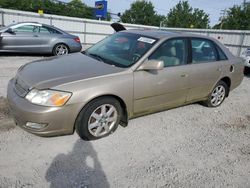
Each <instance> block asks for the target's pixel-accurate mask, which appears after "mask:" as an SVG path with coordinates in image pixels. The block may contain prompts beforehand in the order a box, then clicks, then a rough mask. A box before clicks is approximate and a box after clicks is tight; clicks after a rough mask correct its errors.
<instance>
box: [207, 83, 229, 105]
mask: <svg viewBox="0 0 250 188" xmlns="http://www.w3.org/2000/svg"><path fill="white" fill-rule="evenodd" d="M228 92H229V88H228V85H227V84H226V83H225V82H223V81H219V82H218V83H217V84H216V86H215V87H214V89H213V91H212V93H211V94H210V95H209V97H208V99H207V101H205V104H206V106H208V107H218V106H220V105H221V104H222V103H223V101H224V100H225V98H226V96H227V94H228Z"/></svg>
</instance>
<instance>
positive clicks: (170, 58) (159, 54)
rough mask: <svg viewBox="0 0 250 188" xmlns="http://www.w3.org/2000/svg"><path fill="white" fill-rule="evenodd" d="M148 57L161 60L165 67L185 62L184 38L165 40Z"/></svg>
mask: <svg viewBox="0 0 250 188" xmlns="http://www.w3.org/2000/svg"><path fill="white" fill-rule="evenodd" d="M149 59H159V60H162V61H163V62H164V66H165V67H170V66H176V65H183V64H186V62H187V51H186V39H171V40H167V41H166V42H164V43H163V44H162V45H161V46H160V47H159V48H158V49H157V50H156V51H155V52H154V53H153V54H152V55H151V56H150V57H149Z"/></svg>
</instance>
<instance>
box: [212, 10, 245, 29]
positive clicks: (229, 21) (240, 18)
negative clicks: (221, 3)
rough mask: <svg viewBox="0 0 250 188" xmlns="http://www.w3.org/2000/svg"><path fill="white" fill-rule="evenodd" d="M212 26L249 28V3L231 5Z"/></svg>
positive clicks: (217, 27)
mask: <svg viewBox="0 0 250 188" xmlns="http://www.w3.org/2000/svg"><path fill="white" fill-rule="evenodd" d="M214 28H215V29H219V28H222V29H239V30H250V5H247V6H245V7H243V6H237V5H235V6H233V7H232V8H230V9H229V10H228V11H227V13H226V16H225V17H224V18H221V22H220V23H219V24H217V25H215V26H214Z"/></svg>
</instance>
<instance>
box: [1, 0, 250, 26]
mask: <svg viewBox="0 0 250 188" xmlns="http://www.w3.org/2000/svg"><path fill="white" fill-rule="evenodd" d="M0 7H2V8H9V9H16V10H24V11H32V12H37V11H38V10H39V9H42V10H44V13H47V14H57V15H63V16H70V17H79V18H89V19H95V17H94V8H93V7H90V6H87V5H86V4H85V3H83V2H82V1H81V0H71V1H70V2H69V3H63V2H61V1H58V0H0ZM110 19H111V16H110V13H109V14H108V17H107V20H110ZM120 20H121V21H122V22H124V23H132V24H142V25H152V26H160V25H163V26H166V27H180V28H211V26H210V18H209V15H208V14H207V13H206V12H205V11H204V10H202V9H198V8H192V7H191V6H190V4H189V2H188V1H179V3H177V5H176V6H174V7H173V8H172V9H170V11H169V12H168V14H167V16H164V15H160V14H158V13H157V11H156V9H155V7H154V5H153V4H152V2H151V1H135V2H134V3H132V4H131V5H130V8H129V9H127V10H125V12H124V13H123V14H121V15H120ZM249 23H250V5H249V4H247V5H245V6H242V5H235V6H233V7H231V8H229V9H228V10H227V11H226V12H225V15H223V16H222V17H221V18H220V21H219V23H218V24H216V25H215V26H213V27H212V28H215V29H219V28H221V29H240V30H250V24H249Z"/></svg>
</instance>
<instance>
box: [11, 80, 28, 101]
mask: <svg viewBox="0 0 250 188" xmlns="http://www.w3.org/2000/svg"><path fill="white" fill-rule="evenodd" d="M14 85H15V86H14V89H15V92H16V94H17V95H19V96H20V97H25V95H26V94H27V93H28V91H29V90H28V87H27V85H26V84H25V83H24V82H23V81H22V80H21V79H20V78H16V79H15V80H14Z"/></svg>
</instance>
